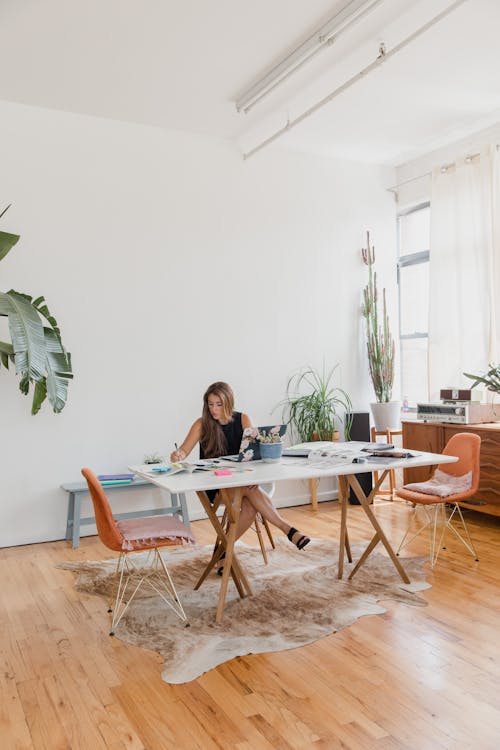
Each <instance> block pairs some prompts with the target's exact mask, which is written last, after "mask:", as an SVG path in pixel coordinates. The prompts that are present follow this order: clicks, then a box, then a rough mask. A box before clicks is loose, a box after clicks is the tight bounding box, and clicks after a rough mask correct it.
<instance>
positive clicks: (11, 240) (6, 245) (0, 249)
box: [0, 212, 19, 260]
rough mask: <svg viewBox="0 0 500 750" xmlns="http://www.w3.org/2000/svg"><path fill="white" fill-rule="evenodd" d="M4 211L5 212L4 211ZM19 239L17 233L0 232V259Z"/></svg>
mask: <svg viewBox="0 0 500 750" xmlns="http://www.w3.org/2000/svg"><path fill="white" fill-rule="evenodd" d="M4 213H5V212H4ZM18 239H19V235H18V234H9V232H0V260H2V258H5V256H6V255H7V253H8V252H9V250H11V249H12V248H13V247H14V245H15V244H16V242H17V241H18Z"/></svg>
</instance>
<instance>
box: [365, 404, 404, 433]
mask: <svg viewBox="0 0 500 750" xmlns="http://www.w3.org/2000/svg"><path fill="white" fill-rule="evenodd" d="M370 407H371V410H372V416H373V421H374V423H375V429H376V430H377V432H384V431H385V430H400V429H401V401H387V402H385V403H379V402H378V401H377V403H374V404H370Z"/></svg>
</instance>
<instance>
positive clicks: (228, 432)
mask: <svg viewBox="0 0 500 750" xmlns="http://www.w3.org/2000/svg"><path fill="white" fill-rule="evenodd" d="M220 428H221V430H222V432H223V433H224V438H225V441H226V449H225V451H224V453H223V454H222V455H223V456H232V455H233V454H234V453H239V451H240V445H241V439H242V437H243V425H242V424H241V412H240V411H233V418H232V420H231V421H230V422H228V423H227V424H221V425H220ZM200 458H205V453H204V451H203V448H202V445H201V443H200ZM210 458H218V456H210Z"/></svg>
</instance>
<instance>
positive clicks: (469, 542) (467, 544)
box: [446, 503, 479, 562]
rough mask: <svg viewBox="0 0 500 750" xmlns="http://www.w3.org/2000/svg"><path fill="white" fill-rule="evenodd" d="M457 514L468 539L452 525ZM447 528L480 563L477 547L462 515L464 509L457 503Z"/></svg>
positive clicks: (447, 522)
mask: <svg viewBox="0 0 500 750" xmlns="http://www.w3.org/2000/svg"><path fill="white" fill-rule="evenodd" d="M455 513H456V514H457V515H458V516H459V518H460V521H461V523H462V527H463V530H464V532H465V536H466V537H467V539H464V538H463V536H462V535H461V534H460V533H459V532H458V531H457V529H456V528H455V527H454V526H453V525H452V520H453V517H454V516H455ZM446 526H447V528H449V529H450V531H452V532H453V533H454V534H455V536H456V537H457V539H459V540H460V541H461V542H462V544H463V545H464V547H465V548H466V549H467V550H468V551H469V552H470V554H471V555H472V556H473V557H474V558H475V559H476V562H479V557H478V556H477V552H476V550H475V547H474V545H473V543H472V539H471V536H470V534H469V529H468V528H467V524H466V523H465V519H464V517H463V514H462V509H461V507H460V506H459V505H458V504H457V503H455V504H454V506H453V510H452V511H451V513H450V516H449V518H448V520H447V521H446Z"/></svg>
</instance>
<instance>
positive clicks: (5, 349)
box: [0, 206, 73, 414]
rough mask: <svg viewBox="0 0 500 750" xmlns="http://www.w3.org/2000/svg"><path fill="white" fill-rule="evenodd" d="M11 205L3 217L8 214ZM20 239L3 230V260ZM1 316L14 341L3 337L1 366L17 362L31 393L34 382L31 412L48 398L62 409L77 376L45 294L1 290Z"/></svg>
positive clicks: (21, 385) (25, 389) (22, 386)
mask: <svg viewBox="0 0 500 750" xmlns="http://www.w3.org/2000/svg"><path fill="white" fill-rule="evenodd" d="M9 207H10V206H7V208H5V209H4V210H3V211H2V213H0V218H2V216H3V215H4V213H5V212H6V211H7V209H8V208H9ZM18 240H19V235H17V234H9V233H8V232H0V260H2V259H3V258H5V256H6V255H7V253H8V252H9V251H10V250H11V249H12V248H13V247H14V245H15V244H16V242H17V241H18ZM0 316H4V317H5V316H7V317H8V319H9V333H10V338H11V341H12V343H8V342H5V341H0V369H1V367H2V366H3V367H5V368H7V369H8V367H9V363H13V364H14V366H15V370H16V374H17V375H19V377H20V381H19V389H20V391H21V393H23V394H24V395H28V392H29V388H30V385H33V387H34V388H33V402H32V406H31V413H32V414H37V413H38V412H39V411H40V407H41V406H42V404H43V402H44V401H45V399H46V398H48V400H49V403H50V404H51V406H52V408H53V410H54V411H55V412H56V413H58V412H60V411H62V409H63V408H64V406H65V404H66V401H67V398H68V384H69V380H70V379H71V378H72V377H73V373H72V370H71V355H70V354H69V353H68V352H67V351H66V350H65V348H64V346H63V343H62V340H61V331H60V330H59V326H58V325H57V321H56V319H55V318H54V317H53V316H52V315H51V314H50V312H49V309H48V307H47V305H46V303H45V299H44V298H43V297H37V298H36V299H33V297H30V296H29V295H28V294H23V293H21V292H16V291H15V290H14V289H11V290H10V291H8V292H0Z"/></svg>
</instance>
